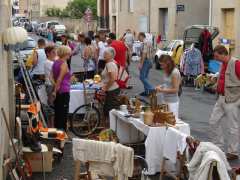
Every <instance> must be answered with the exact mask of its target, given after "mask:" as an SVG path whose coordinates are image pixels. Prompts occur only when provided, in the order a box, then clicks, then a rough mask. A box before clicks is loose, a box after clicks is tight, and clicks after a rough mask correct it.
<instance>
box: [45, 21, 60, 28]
mask: <svg viewBox="0 0 240 180" xmlns="http://www.w3.org/2000/svg"><path fill="white" fill-rule="evenodd" d="M54 25H59V23H58V22H50V23H48V28H50V27H52V26H54Z"/></svg>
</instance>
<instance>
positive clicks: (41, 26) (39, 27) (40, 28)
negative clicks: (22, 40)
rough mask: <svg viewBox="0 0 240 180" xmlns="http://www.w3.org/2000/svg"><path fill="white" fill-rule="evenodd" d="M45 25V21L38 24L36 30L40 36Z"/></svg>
mask: <svg viewBox="0 0 240 180" xmlns="http://www.w3.org/2000/svg"><path fill="white" fill-rule="evenodd" d="M43 27H44V23H40V24H39V25H38V28H37V32H36V34H37V35H39V36H41V35H42V31H43Z"/></svg>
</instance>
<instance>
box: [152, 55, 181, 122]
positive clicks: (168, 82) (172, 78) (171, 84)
mask: <svg viewBox="0 0 240 180" xmlns="http://www.w3.org/2000/svg"><path fill="white" fill-rule="evenodd" d="M159 63H160V65H161V68H162V70H163V72H164V76H163V84H162V85H159V86H157V87H156V91H157V92H159V93H162V94H163V101H164V103H166V104H167V105H168V108H169V110H170V112H173V114H174V115H175V117H176V118H178V111H179V110H178V109H179V97H178V92H179V86H180V82H181V75H180V72H179V70H178V69H177V68H176V67H175V63H174V61H173V59H172V58H171V56H169V55H162V56H161V57H160V59H159Z"/></svg>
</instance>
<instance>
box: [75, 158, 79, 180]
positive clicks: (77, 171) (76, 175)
mask: <svg viewBox="0 0 240 180" xmlns="http://www.w3.org/2000/svg"><path fill="white" fill-rule="evenodd" d="M79 176H80V161H75V173H74V180H79Z"/></svg>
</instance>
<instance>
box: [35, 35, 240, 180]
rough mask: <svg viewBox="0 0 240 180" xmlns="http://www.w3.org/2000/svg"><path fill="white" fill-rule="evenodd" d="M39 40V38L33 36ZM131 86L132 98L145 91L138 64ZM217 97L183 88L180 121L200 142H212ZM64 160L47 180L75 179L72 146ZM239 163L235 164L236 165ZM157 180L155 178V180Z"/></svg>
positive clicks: (154, 73)
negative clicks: (213, 114) (212, 115)
mask: <svg viewBox="0 0 240 180" xmlns="http://www.w3.org/2000/svg"><path fill="white" fill-rule="evenodd" d="M33 37H34V39H37V38H38V37H37V36H33ZM78 61H79V58H78V57H77V56H76V57H73V58H72V70H73V71H78V69H79V66H77V64H79V63H78ZM129 70H130V75H131V79H130V84H131V85H133V89H131V90H127V94H128V95H129V96H130V97H131V96H136V95H137V94H139V93H140V92H142V91H143V86H142V83H141V82H140V80H139V78H138V77H139V71H138V69H137V63H132V64H131V66H130V68H129ZM161 77H162V76H161V72H160V71H159V70H155V69H154V68H153V69H152V70H151V72H150V74H149V79H150V81H151V83H152V84H153V85H155V86H156V85H158V84H160V83H161ZM216 99H217V97H216V95H212V94H209V93H207V92H200V91H196V90H195V89H194V88H189V87H183V93H182V96H181V100H180V115H179V116H180V119H182V120H183V121H185V122H187V123H189V124H190V127H191V135H192V136H193V137H195V138H196V139H199V140H200V141H210V138H209V135H208V132H209V124H208V120H209V117H210V115H211V112H212V109H213V107H214V104H215V102H216ZM65 149H66V150H65V153H64V158H63V160H62V162H61V163H60V164H56V165H55V166H54V170H53V172H52V173H49V174H48V175H47V178H46V180H55V179H64V178H66V179H68V180H72V179H73V174H74V166H73V160H72V154H71V144H67V145H66V147H65ZM236 163H238V162H235V164H236ZM34 177H35V178H34V179H36V180H40V179H42V177H41V174H37V175H35V176H34ZM153 179H155V178H153Z"/></svg>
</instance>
